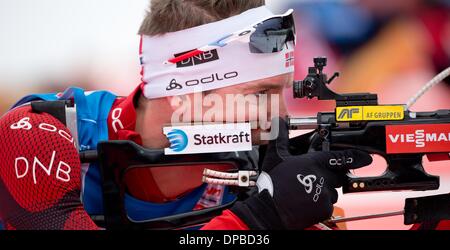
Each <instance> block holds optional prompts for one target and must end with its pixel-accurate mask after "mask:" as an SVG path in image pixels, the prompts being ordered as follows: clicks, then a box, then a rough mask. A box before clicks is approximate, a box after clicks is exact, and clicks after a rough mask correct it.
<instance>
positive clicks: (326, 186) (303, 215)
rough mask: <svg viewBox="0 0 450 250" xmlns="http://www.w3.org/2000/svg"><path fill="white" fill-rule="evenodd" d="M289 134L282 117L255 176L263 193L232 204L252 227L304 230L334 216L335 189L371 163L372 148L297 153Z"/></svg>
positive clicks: (239, 215) (236, 212)
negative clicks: (293, 152)
mask: <svg viewBox="0 0 450 250" xmlns="http://www.w3.org/2000/svg"><path fill="white" fill-rule="evenodd" d="M288 133H289V131H288V126H287V124H286V122H285V121H284V120H282V119H280V120H279V135H278V138H277V139H276V140H272V141H270V143H269V145H268V147H267V151H266V155H265V157H264V161H263V164H262V170H263V172H262V173H261V174H260V176H259V178H258V181H257V186H258V190H259V193H258V194H256V195H253V196H251V197H250V198H248V199H246V200H245V201H242V202H237V203H236V204H235V205H234V206H233V207H232V208H231V211H233V212H234V213H235V214H236V215H237V216H238V217H239V218H241V219H242V220H243V221H244V222H245V223H246V224H247V226H249V227H250V229H304V228H307V227H309V226H312V225H314V224H317V223H319V222H322V221H324V220H326V219H328V218H330V217H331V215H332V212H333V204H334V203H336V202H337V199H338V194H337V191H336V188H339V187H341V186H342V185H343V183H344V180H345V179H346V173H347V172H348V170H349V169H356V168H360V167H363V166H366V165H369V164H370V163H372V157H371V156H370V155H369V154H368V153H365V152H363V151H359V150H353V149H351V150H344V151H331V152H311V153H307V154H303V155H297V156H293V155H291V154H290V153H289V151H288V142H289V135H288Z"/></svg>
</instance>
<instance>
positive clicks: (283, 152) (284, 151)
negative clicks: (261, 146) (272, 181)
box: [262, 117, 291, 172]
mask: <svg viewBox="0 0 450 250" xmlns="http://www.w3.org/2000/svg"><path fill="white" fill-rule="evenodd" d="M274 129H275V130H278V136H277V137H276V138H275V139H274V140H271V141H270V142H269V145H268V146H267V150H266V155H265V156H264V161H263V165H262V170H263V171H266V172H270V170H272V168H274V167H275V166H276V165H278V164H279V163H281V162H282V161H283V160H285V159H286V158H287V157H289V156H290V155H291V154H290V153H289V149H288V147H289V128H288V124H287V122H286V121H285V120H283V119H282V118H281V117H277V118H274V119H272V126H271V130H274Z"/></svg>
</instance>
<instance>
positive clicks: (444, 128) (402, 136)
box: [386, 124, 450, 154]
mask: <svg viewBox="0 0 450 250" xmlns="http://www.w3.org/2000/svg"><path fill="white" fill-rule="evenodd" d="M386 152H387V153H388V154H395V153H426V152H450V124H417V125H387V126H386Z"/></svg>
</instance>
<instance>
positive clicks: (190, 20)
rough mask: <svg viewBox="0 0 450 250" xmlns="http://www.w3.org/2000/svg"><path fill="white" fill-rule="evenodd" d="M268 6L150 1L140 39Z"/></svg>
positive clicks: (258, 1)
mask: <svg viewBox="0 0 450 250" xmlns="http://www.w3.org/2000/svg"><path fill="white" fill-rule="evenodd" d="M264 4H265V0H151V2H150V10H149V11H147V15H146V17H145V19H144V21H143V22H142V24H141V27H140V29H139V34H140V35H148V36H156V35H162V34H165V33H167V32H174V31H179V30H183V29H188V28H192V27H195V26H199V25H202V24H207V23H211V22H215V21H219V20H222V19H225V18H228V17H231V16H234V15H237V14H240V13H242V12H244V11H246V10H249V9H252V8H256V7H259V6H262V5H264Z"/></svg>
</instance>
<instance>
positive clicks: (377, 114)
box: [336, 105, 405, 121]
mask: <svg viewBox="0 0 450 250" xmlns="http://www.w3.org/2000/svg"><path fill="white" fill-rule="evenodd" d="M403 110H404V109H403V106H401V105H377V106H346V107H336V121H393V120H403V119H404V117H405V115H404V111H403Z"/></svg>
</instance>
